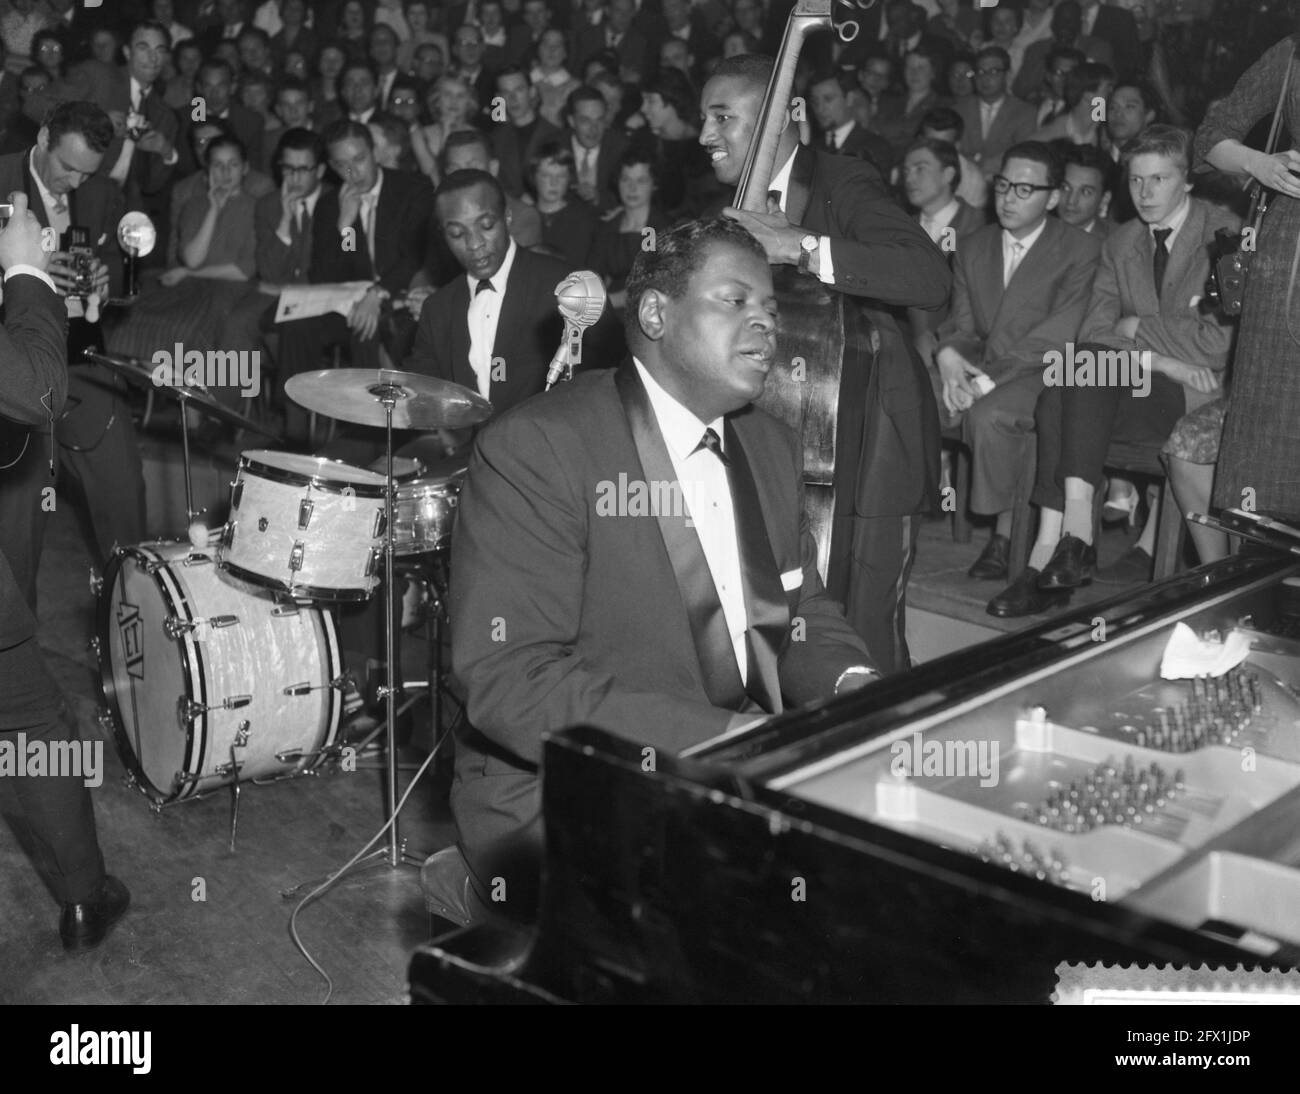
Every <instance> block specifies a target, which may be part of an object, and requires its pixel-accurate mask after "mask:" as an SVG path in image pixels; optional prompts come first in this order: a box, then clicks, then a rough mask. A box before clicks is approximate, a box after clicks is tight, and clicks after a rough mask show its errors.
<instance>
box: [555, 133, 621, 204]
mask: <svg viewBox="0 0 1300 1094" xmlns="http://www.w3.org/2000/svg"><path fill="white" fill-rule="evenodd" d="M561 140H562V141H563V143H564V146H565V147H566V148H569V149H572V148H573V146H574V142H573V134H572V133H571V132H570V131H569V130H567V129H566V130H565V131H564V135H563V137H562V138H561ZM627 144H628V141H627V134H625V133H623V132H621V131H619V130H617V129H607V130H605V135H604V136H603V137H601V139H600V150H599V152H598V153H597V155H596V194H597V200H596V202H595V207H596V208H597V209H599V210H601V211H602V212H604V211H605V210H606V209H612V208H614V206H616V205H618V204H620V202H619V198H618V161H619V158H620V157H621V156H622V155H623V153H624V152H626V151H627ZM577 171H578V167H577V164H576V162H575V164H574V167H573V172H574V177H575V178H576V177H577Z"/></svg>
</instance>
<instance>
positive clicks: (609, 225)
mask: <svg viewBox="0 0 1300 1094" xmlns="http://www.w3.org/2000/svg"><path fill="white" fill-rule="evenodd" d="M617 178H618V197H619V201H620V202H621V206H620V208H619V210H617V211H616V212H615V214H614V215H613V216H611V217H610V218H609V219H608V220H605V221H602V222H601V224H600V227H599V228H597V229H596V236H595V238H594V239H593V240H592V244H591V253H590V255H588V257H587V263H588V265H590V266H591V268H592V269H593V270H595V271H596V272H597V273H598V274H600V275H601V277H603V278H604V279H605V287H606V289H608V290H609V305H610V307H611V308H612V309H613V310H615V311H621V310H622V308H623V289H624V287H625V286H626V284H627V275H628V274H629V273H630V272H631V270H632V262H633V261H634V260H635V258H636V256H637V255H638V254H640V252H641V250H642V248H643V247H645V246H647V245H650V246H653V240H654V236H655V233H657V232H666V231H667V230H668V221H667V219H666V218H665V217H664V215H663V213H662V211H661V210H660V208H659V204H658V202H657V201H656V199H655V190H656V185H657V181H658V180H657V179H656V178H655V164H654V161H653V160H652V159H651V157H650V156H649V155H647V154H646V153H645V152H644V151H642V150H640V149H636V148H630V149H628V150H627V151H626V152H625V153H623V156H622V157H621V158H620V160H619V162H618V175H617Z"/></svg>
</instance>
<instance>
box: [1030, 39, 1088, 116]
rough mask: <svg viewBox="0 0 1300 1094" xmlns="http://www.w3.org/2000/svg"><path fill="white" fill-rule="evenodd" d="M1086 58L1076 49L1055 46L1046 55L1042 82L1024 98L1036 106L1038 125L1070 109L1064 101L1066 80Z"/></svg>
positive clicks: (1086, 61) (1084, 63)
mask: <svg viewBox="0 0 1300 1094" xmlns="http://www.w3.org/2000/svg"><path fill="white" fill-rule="evenodd" d="M1087 63H1088V58H1087V57H1085V56H1084V55H1083V54H1082V53H1080V52H1079V51H1078V50H1077V49H1069V48H1066V47H1064V46H1056V47H1054V48H1053V49H1052V51H1051V52H1050V53H1048V55H1047V66H1046V67H1045V68H1044V69H1043V82H1042V83H1041V84H1039V85H1038V87H1037V88H1035V90H1034V92H1033V93H1032V94H1031V95H1030V96H1029V97H1028V98H1027V99H1026V100H1025V101H1026V102H1030V103H1033V104H1034V106H1035V107H1036V108H1037V110H1038V113H1037V115H1036V116H1037V119H1038V125H1039V127H1040V128H1041V127H1042V126H1044V125H1047V123H1048V122H1053V121H1055V120H1056V119H1057V118H1059V117H1061V116H1062V115H1063V114H1065V113H1066V111H1068V110H1069V109H1070V106H1069V103H1068V102H1067V101H1066V95H1065V88H1066V81H1067V80H1068V79H1069V78H1070V73H1072V72H1074V71H1075V70H1076V69H1077V68H1079V67H1080V66H1081V65H1086V64H1087Z"/></svg>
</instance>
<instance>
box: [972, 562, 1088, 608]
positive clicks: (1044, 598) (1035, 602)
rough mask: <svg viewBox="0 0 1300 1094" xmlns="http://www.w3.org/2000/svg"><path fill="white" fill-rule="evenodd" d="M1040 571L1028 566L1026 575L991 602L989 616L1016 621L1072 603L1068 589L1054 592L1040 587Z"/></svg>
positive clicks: (1017, 579)
mask: <svg viewBox="0 0 1300 1094" xmlns="http://www.w3.org/2000/svg"><path fill="white" fill-rule="evenodd" d="M1038 577H1039V571H1038V570H1035V569H1034V568H1033V567H1032V566H1026V567H1025V571H1024V573H1022V574H1021V575H1020V576H1019V577H1018V578H1016V579H1015V581H1013V582H1012V583H1011V584H1010V585H1008V586H1007V587H1006V588H1005V589H1003V590H1002V591H1001V592H1000V593H998V595H997V596H995V597H994V598H993V599H992V600H990V601H989V606H988V613H989V615H996V616H997V617H998V618H999V619H1015V618H1017V617H1019V616H1022V615H1037V614H1038V613H1039V612H1046V611H1051V610H1052V609H1053V608H1064V607H1065V606H1066V605H1067V604H1068V603H1069V602H1070V592H1069V590H1068V589H1064V590H1059V591H1053V590H1050V589H1041V588H1039V586H1038Z"/></svg>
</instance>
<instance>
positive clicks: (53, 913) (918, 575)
mask: <svg viewBox="0 0 1300 1094" xmlns="http://www.w3.org/2000/svg"><path fill="white" fill-rule="evenodd" d="M985 536H986V532H984V531H983V530H980V529H976V535H975V541H974V542H973V543H971V544H968V545H965V546H962V545H958V544H954V543H953V542H952V539H951V535H950V533H949V529H948V525H947V523H946V522H945V523H938V522H934V523H927V524H926V526H925V528H924V529H923V532H922V543H921V548H920V552H919V556H918V561H917V565H916V569H915V573H914V577H913V581H912V587H911V593H910V601H911V604H912V612H911V620H910V623H911V626H910V632H911V635H912V641H913V647H914V652H915V653H916V655H918V656H919V657H920V658H921V659H929V658H930V657H934V656H938V655H939V654H940V653H943V652H947V651H948V650H949V649H951V648H953V647H954V645H960V644H962V643H963V642H966V643H969V642H973V641H978V640H981V639H982V638H987V637H990V636H992V635H993V634H995V633H997V632H999V631H1005V630H1008V629H1015V628H1016V627H1018V626H1023V625H1026V624H1033V623H1037V622H1039V621H1040V620H1039V619H1037V618H1033V619H1029V620H1023V621H1007V622H999V621H996V620H993V619H992V618H991V617H989V616H987V615H986V614H984V603H985V602H986V601H987V600H988V598H989V597H990V596H992V595H993V594H994V593H995V592H996V591H997V590H998V588H999V587H1000V586H998V585H996V584H995V583H991V582H974V581H971V580H970V579H968V578H967V577H966V576H965V569H966V567H967V566H969V565H970V563H971V562H972V561H973V559H974V557H975V555H976V554H977V553H978V552H979V550H980V549H981V547H982V545H983V542H984V539H985ZM1128 542H1129V541H1128V539H1127V538H1126V536H1125V535H1124V534H1123V533H1117V532H1109V533H1107V535H1106V537H1105V540H1104V542H1103V548H1102V556H1103V561H1109V560H1110V559H1111V558H1113V557H1115V556H1117V555H1118V554H1119V553H1120V552H1121V551H1123V550H1124V549H1125V547H1126V546H1127V544H1128ZM89 566H90V560H89V553H88V551H87V548H86V545H85V541H84V538H83V535H82V531H81V528H80V526H79V523H78V521H77V519H76V516H75V514H74V511H73V509H72V506H71V505H70V504H67V503H65V502H64V501H63V499H60V502H59V509H58V511H57V512H56V513H55V515H54V518H53V520H52V524H51V528H50V535H49V538H48V540H47V544H46V553H45V559H44V564H43V566H42V578H41V628H42V633H41V644H42V648H43V650H44V651H45V656H46V658H47V660H48V663H49V665H50V666H51V669H52V671H53V673H54V674H55V676H56V678H57V679H58V680H59V681H60V683H61V685H62V687H63V688H64V690H65V692H66V693H67V695H68V696H69V698H70V699H71V701H72V702H73V703H74V704H75V707H76V710H77V713H78V716H79V719H80V724H81V727H82V732H83V735H95V736H97V737H99V736H102V731H101V730H100V729H99V728H98V724H97V722H96V717H95V716H96V714H97V712H98V710H99V707H100V696H99V687H98V679H97V673H96V670H95V661H94V656H93V654H92V653H91V651H90V648H89V643H88V639H89V636H90V628H91V618H92V610H93V603H94V602H93V599H92V597H91V594H90V587H89V583H88V574H89ZM1114 591H1115V590H1114V589H1111V588H1107V587H1101V588H1094V590H1089V591H1087V592H1086V593H1084V594H1083V595H1082V596H1081V598H1080V599H1081V600H1086V599H1101V598H1102V597H1104V596H1109V595H1111V594H1112V593H1113V592H1114ZM179 686H180V685H179V681H178V682H177V687H178V691H179ZM104 756H105V769H106V770H105V777H104V782H103V785H101V786H100V787H99V788H98V789H96V790H94V791H92V793H93V795H94V800H95V808H96V814H97V818H98V823H99V831H100V839H101V842H102V844H103V847H104V852H105V857H106V859H107V862H108V867H109V869H110V871H112V872H113V873H115V874H116V875H118V876H119V877H120V878H122V880H123V881H125V882H126V884H127V885H128V886H129V887H130V889H131V893H132V908H131V911H130V912H129V913H128V915H127V916H126V918H125V919H124V920H123V921H122V922H121V923H120V924H119V925H118V926H117V928H116V929H115V930H114V932H113V934H112V935H111V936H110V938H109V939H108V940H107V941H106V942H105V943H104V944H103V945H102V946H101V947H100V948H99V949H98V950H96V951H93V952H92V953H90V954H86V955H80V956H66V955H64V954H63V952H62V949H61V947H60V944H59V939H58V933H57V917H58V908H57V905H56V904H55V903H54V902H53V900H52V899H51V898H50V896H49V894H48V892H47V891H46V889H45V887H44V885H43V884H42V883H41V881H40V880H39V879H38V877H37V875H36V873H35V871H34V870H33V869H32V868H31V866H30V863H29V862H28V860H27V858H26V855H25V854H24V853H23V851H22V850H21V848H20V843H19V837H18V833H17V831H16V829H18V828H20V826H21V822H20V821H19V820H18V813H17V809H16V803H15V801H14V798H13V794H12V791H10V790H9V789H8V788H7V787H5V786H3V785H0V813H2V814H3V820H4V822H5V823H4V824H0V872H3V874H4V877H5V878H6V884H5V885H4V887H3V889H2V890H0V1002H3V1003H28V1004H30V1003H110V1004H111V1003H249V1002H257V1003H314V1002H318V1001H320V1000H321V998H322V997H323V995H324V991H325V986H324V983H323V981H322V980H321V978H320V977H319V976H318V975H317V974H316V972H315V971H313V969H312V968H311V966H310V965H309V964H308V963H307V961H305V960H304V959H303V957H302V956H301V955H300V954H299V953H298V951H297V950H296V949H295V947H294V945H293V944H292V942H291V940H290V937H289V929H288V924H289V917H290V913H291V911H292V910H293V907H294V902H291V901H287V900H284V899H282V897H281V895H280V892H281V890H282V889H285V888H288V887H290V886H293V885H296V884H299V883H301V882H304V881H307V880H310V879H314V878H319V877H321V876H323V875H324V874H326V873H327V872H329V871H331V870H333V869H335V868H337V867H338V866H340V865H341V864H342V863H344V862H346V861H347V860H348V859H349V858H350V857H351V856H352V855H353V854H354V853H355V852H356V851H357V850H358V849H359V848H360V847H361V846H362V845H363V844H364V843H365V842H366V841H367V840H368V839H369V838H370V837H371V836H372V835H373V834H374V833H375V831H376V830H377V829H378V828H379V827H380V826H381V824H382V823H383V807H382V801H383V796H382V783H383V775H382V772H381V770H379V769H378V759H377V758H373V757H372V758H370V759H368V760H366V759H363V760H362V765H363V766H364V765H365V764H367V763H368V764H369V765H370V767H371V769H370V770H359V771H357V772H355V773H353V774H343V773H337V774H330V775H325V776H322V777H320V778H304V779H298V780H295V781H290V782H284V783H280V784H277V785H274V786H265V787H253V786H250V787H247V788H246V789H244V791H243V800H242V804H241V807H240V817H239V833H238V844H237V849H236V850H235V851H234V852H233V853H232V852H231V851H230V850H229V848H228V822H229V795H228V794H226V793H222V794H219V795H215V796H213V797H211V798H208V799H205V800H203V801H199V802H193V803H185V804H181V805H178V806H175V807H171V808H168V809H166V810H165V811H164V812H163V813H162V815H161V816H155V815H153V814H152V813H151V812H150V810H149V808H148V806H147V803H146V801H145V799H144V798H143V797H142V796H141V795H140V794H139V793H138V792H137V791H135V790H131V789H128V788H127V787H126V786H124V785H123V782H122V778H121V776H122V766H121V763H120V761H119V760H118V758H117V755H116V753H115V751H114V750H113V748H112V746H111V744H106V745H105V748H104ZM431 770H432V769H431ZM411 775H412V771H409V770H408V771H404V772H403V773H402V777H401V779H400V780H399V788H400V789H405V787H406V786H407V785H408V783H409V781H410V778H411ZM2 782H3V781H2V780H0V783H2ZM446 794H447V782H446V779H445V778H444V779H442V780H441V781H435V779H434V778H433V777H432V776H431V775H430V774H426V776H425V777H424V779H423V780H422V782H421V785H420V787H418V788H417V790H416V792H415V793H414V794H413V795H412V798H411V801H410V803H409V804H408V806H407V809H406V810H405V812H404V814H403V825H402V833H403V835H404V837H405V838H406V841H407V845H408V846H409V847H410V848H411V849H413V850H418V851H420V852H424V853H428V852H432V851H434V850H436V849H438V848H440V847H443V846H446V845H447V844H449V843H450V842H452V840H453V838H454V831H453V827H452V825H451V823H450V818H449V814H448V811H447V805H446ZM200 879H201V881H202V885H201V886H200V884H199V880H200ZM200 888H202V889H203V890H205V892H204V894H203V895H204V896H205V899H203V900H196V899H194V897H195V895H196V894H197V892H198V890H199V889H200ZM298 923H299V931H300V934H301V937H302V939H303V941H304V942H305V943H306V945H307V947H308V949H309V950H310V951H311V953H312V954H313V956H314V957H315V958H316V960H317V961H318V962H319V963H320V964H321V965H322V966H324V968H325V969H326V971H327V972H328V973H329V974H330V975H331V976H332V977H333V979H334V985H335V989H334V996H333V1001H334V1002H337V1003H381V1004H382V1003H401V1002H403V1001H404V1000H405V997H406V968H407V963H408V960H409V957H410V954H411V952H412V950H413V949H414V947H415V946H416V945H417V944H418V943H420V942H421V941H423V940H425V939H427V938H428V937H429V929H430V920H429V917H428V915H427V913H426V912H425V910H424V905H423V901H422V899H421V895H420V890H419V884H418V875H417V873H416V871H415V870H414V869H411V868H409V867H408V868H401V869H398V870H390V869H389V868H388V867H387V866H386V865H385V866H383V867H381V868H379V869H371V870H368V871H366V872H364V873H362V874H359V875H357V876H355V877H353V878H351V879H349V880H346V881H345V882H343V883H342V884H341V885H340V886H339V887H337V888H336V889H334V890H332V891H331V892H329V893H328V894H326V895H325V897H324V898H323V899H321V900H319V901H316V902H314V903H312V904H311V905H309V906H308V907H307V908H306V909H305V910H304V911H303V913H302V914H301V915H300V916H299V919H298Z"/></svg>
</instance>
